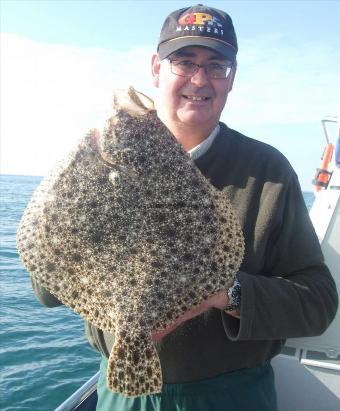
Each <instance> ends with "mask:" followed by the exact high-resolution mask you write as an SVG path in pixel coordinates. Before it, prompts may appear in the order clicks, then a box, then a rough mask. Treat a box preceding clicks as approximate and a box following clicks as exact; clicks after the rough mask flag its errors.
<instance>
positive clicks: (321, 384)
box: [55, 116, 340, 411]
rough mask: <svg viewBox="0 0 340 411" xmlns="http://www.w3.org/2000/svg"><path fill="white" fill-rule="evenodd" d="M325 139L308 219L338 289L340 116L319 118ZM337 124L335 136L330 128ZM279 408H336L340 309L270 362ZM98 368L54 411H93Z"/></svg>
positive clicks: (338, 398) (339, 402) (306, 410)
mask: <svg viewBox="0 0 340 411" xmlns="http://www.w3.org/2000/svg"><path fill="white" fill-rule="evenodd" d="M321 123H322V128H323V130H324V134H325V139H326V148H325V150H324V152H323V156H322V164H321V167H320V168H319V169H317V171H316V175H315V178H314V180H313V183H314V185H315V200H314V203H313V205H312V207H311V210H310V218H311V220H312V223H313V225H314V228H315V231H316V234H317V236H318V239H319V241H320V244H321V248H322V251H323V253H324V256H325V261H326V263H327V265H328V267H329V269H330V271H331V273H332V275H333V277H334V279H335V282H336V285H337V289H338V290H339V291H340V116H339V117H325V118H323V119H322V120H321ZM330 125H333V126H337V131H336V133H334V135H333V138H332V135H331V133H330V132H329V126H330ZM272 365H273V368H274V372H275V385H276V391H277V397H278V407H279V411H339V410H340V310H339V311H338V313H337V315H336V317H335V319H334V321H333V322H332V324H331V325H330V327H329V328H328V329H327V330H326V331H325V333H323V334H322V335H320V336H318V337H307V338H296V339H288V340H287V341H286V344H285V347H284V348H283V350H282V352H281V354H280V355H278V356H277V357H275V358H274V359H273V360H272ZM98 378H99V372H98V373H96V374H95V375H94V376H92V377H91V378H90V379H89V380H88V381H87V382H86V383H85V384H84V385H83V386H82V387H80V388H79V389H78V390H77V391H75V392H74V393H73V394H72V395H71V396H70V397H69V398H67V399H66V401H64V402H63V403H62V404H61V405H60V406H58V407H57V408H56V409H55V411H94V410H95V409H96V403H97V395H96V385H97V382H98Z"/></svg>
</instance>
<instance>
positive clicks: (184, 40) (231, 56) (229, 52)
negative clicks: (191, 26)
mask: <svg viewBox="0 0 340 411" xmlns="http://www.w3.org/2000/svg"><path fill="white" fill-rule="evenodd" d="M190 46H200V47H207V48H209V49H212V50H214V51H217V53H219V54H222V56H224V57H225V58H226V59H228V60H230V61H232V62H234V61H235V60H236V53H237V52H236V50H235V49H234V48H233V47H232V45H228V44H227V43H225V42H222V41H217V40H215V39H211V38H208V37H205V38H204V37H202V36H197V37H194V36H193V37H180V38H176V39H173V40H170V41H167V42H164V43H161V44H160V45H159V46H158V55H159V57H160V59H161V60H163V59H165V58H167V57H169V56H170V54H172V53H174V52H175V51H178V50H180V49H182V48H184V47H190Z"/></svg>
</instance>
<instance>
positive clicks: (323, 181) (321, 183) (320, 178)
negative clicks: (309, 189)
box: [313, 143, 334, 191]
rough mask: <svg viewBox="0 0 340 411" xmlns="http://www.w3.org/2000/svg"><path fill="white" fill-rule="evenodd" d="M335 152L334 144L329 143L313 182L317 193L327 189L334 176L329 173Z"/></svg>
mask: <svg viewBox="0 0 340 411" xmlns="http://www.w3.org/2000/svg"><path fill="white" fill-rule="evenodd" d="M333 152H334V145H333V144H332V143H329V144H328V145H327V147H326V148H325V150H324V152H323V155H322V157H321V159H322V162H321V168H318V169H317V170H316V174H315V178H314V180H313V184H314V185H315V190H316V191H320V190H321V189H322V188H327V186H328V183H329V180H330V178H331V175H332V172H331V171H329V163H330V162H331V160H332V156H333Z"/></svg>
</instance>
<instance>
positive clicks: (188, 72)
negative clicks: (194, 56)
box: [170, 60, 197, 77]
mask: <svg viewBox="0 0 340 411" xmlns="http://www.w3.org/2000/svg"><path fill="white" fill-rule="evenodd" d="M170 63H171V71H172V72H173V74H177V75H178V76H188V77H189V76H192V75H193V74H194V73H195V71H196V70H197V66H196V64H194V63H192V62H191V61H186V60H184V61H180V60H172V61H170Z"/></svg>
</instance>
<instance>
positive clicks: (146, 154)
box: [17, 88, 244, 397]
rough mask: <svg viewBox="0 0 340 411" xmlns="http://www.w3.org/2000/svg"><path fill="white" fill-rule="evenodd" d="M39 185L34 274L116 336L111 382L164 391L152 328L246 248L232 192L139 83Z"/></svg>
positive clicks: (26, 232)
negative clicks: (185, 145) (195, 158)
mask: <svg viewBox="0 0 340 411" xmlns="http://www.w3.org/2000/svg"><path fill="white" fill-rule="evenodd" d="M114 108H115V113H114V115H113V116H112V117H111V118H110V119H109V120H108V124H107V127H106V129H105V130H104V132H103V135H102V136H100V135H99V132H98V131H96V130H92V131H91V132H90V133H89V134H88V135H87V136H85V138H84V139H83V140H82V141H81V142H80V143H79V145H78V146H77V147H76V148H75V149H74V150H73V151H72V152H71V153H70V155H69V156H68V157H67V158H66V159H65V160H64V161H63V162H62V163H61V164H60V166H59V167H58V168H56V169H55V170H54V172H53V173H52V174H51V175H50V176H48V177H47V178H45V179H44V180H43V181H42V183H41V185H40V186H39V187H38V189H37V190H36V192H35V193H34V195H33V197H32V199H31V202H30V203H29V205H28V207H27V209H26V210H25V212H24V215H23V217H22V219H21V222H20V225H19V229H18V233H17V247H18V251H19V254H20V256H21V258H22V261H23V263H24V265H25V266H26V268H27V270H28V271H29V272H30V274H31V275H32V277H33V278H34V279H35V280H36V281H37V282H39V283H40V284H41V285H42V286H44V287H45V288H46V289H47V290H49V291H50V292H51V293H52V294H53V295H55V296H56V297H57V298H58V299H59V300H61V301H62V302H63V303H64V304H65V305H67V306H68V307H70V308H71V309H73V310H74V311H75V312H77V313H79V314H80V315H82V316H83V317H84V318H86V319H87V320H88V321H90V322H91V323H93V324H94V325H95V326H97V327H98V328H100V329H102V330H105V331H108V332H111V333H114V334H115V344H114V346H113V348H112V352H111V353H110V358H109V363H108V373H107V382H108V387H109V388H110V389H111V390H112V391H115V392H119V393H122V394H123V395H126V396H130V397H134V396H140V395H145V394H151V393H157V392H161V390H162V384H163V382H162V372H161V364H160V360H159V357H158V354H157V351H156V349H155V347H154V344H153V342H152V339H151V332H152V331H153V330H160V329H163V328H165V327H167V326H168V325H170V324H171V323H173V322H174V320H176V319H177V318H178V317H179V316H180V315H181V314H183V313H184V312H185V311H187V310H188V309H190V308H192V307H194V306H196V305H198V304H200V303H202V302H203V301H204V300H205V299H207V298H208V297H209V296H211V295H213V294H214V293H216V292H218V291H220V290H222V289H225V288H226V287H227V286H228V285H229V284H231V283H232V282H233V280H234V277H235V274H236V272H237V271H238V269H239V267H240V264H241V262H242V259H243V254H244V240H243V234H242V230H241V228H240V225H239V223H238V220H237V216H236V213H235V211H234V210H233V208H232V206H231V204H230V202H229V201H228V199H227V195H226V193H225V192H224V191H219V190H217V189H215V188H214V187H213V186H212V185H211V184H210V183H209V182H208V180H207V179H206V178H205V177H204V176H203V175H202V174H201V173H200V172H199V170H198V169H197V167H196V166H195V165H194V163H193V162H192V161H191V160H190V158H189V157H188V155H187V154H186V153H185V152H184V151H183V149H182V147H181V146H180V144H179V143H178V142H177V140H176V139H175V137H174V136H173V135H172V134H171V133H170V132H169V131H168V129H167V128H166V127H165V126H164V125H163V123H162V122H161V121H160V120H159V119H158V117H157V114H156V111H155V110H154V107H153V104H152V102H151V101H150V100H149V99H147V98H146V97H145V96H144V95H142V94H140V93H138V92H136V91H135V90H134V89H133V88H130V89H129V90H127V91H125V92H122V93H120V94H116V95H115V105H114Z"/></svg>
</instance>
